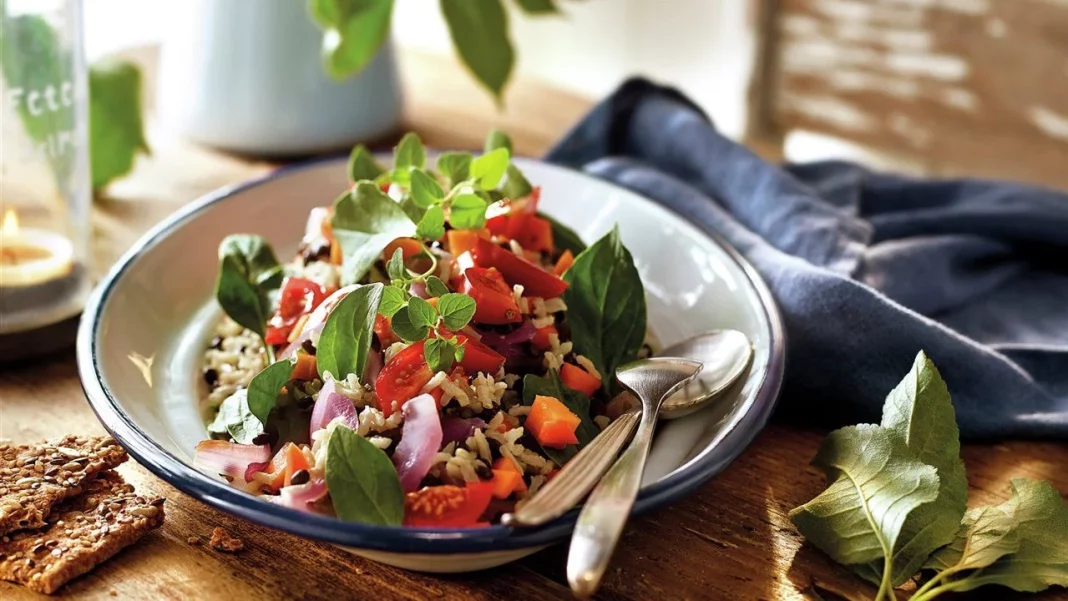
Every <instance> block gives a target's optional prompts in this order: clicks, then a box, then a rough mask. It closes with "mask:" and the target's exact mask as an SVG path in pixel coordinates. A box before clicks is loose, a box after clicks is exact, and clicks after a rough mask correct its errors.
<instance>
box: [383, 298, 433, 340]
mask: <svg viewBox="0 0 1068 601" xmlns="http://www.w3.org/2000/svg"><path fill="white" fill-rule="evenodd" d="M390 325H391V326H392V328H393V333H394V334H396V335H397V336H398V337H399V338H400V339H401V340H403V341H405V342H419V341H420V340H423V339H424V338H426V335H427V334H428V333H429V332H430V328H428V327H427V326H425V325H421V324H420V325H416V324H415V323H414V322H413V321H412V314H411V312H410V311H409V310H408V307H407V306H406V307H404V308H403V309H401V310H399V311H397V313H396V314H394V315H393V319H392V321H391V322H390Z"/></svg>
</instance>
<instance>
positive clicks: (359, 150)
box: [348, 144, 385, 183]
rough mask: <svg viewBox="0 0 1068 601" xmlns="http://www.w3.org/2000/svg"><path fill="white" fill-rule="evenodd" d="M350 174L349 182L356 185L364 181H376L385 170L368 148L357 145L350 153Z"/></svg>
mask: <svg viewBox="0 0 1068 601" xmlns="http://www.w3.org/2000/svg"><path fill="white" fill-rule="evenodd" d="M348 172H349V180H350V181H352V182H353V183H355V182H358V181H360V180H362V179H369V180H374V179H375V178H376V177H378V176H380V175H382V174H383V173H385V169H383V168H382V166H381V165H379V164H378V161H376V160H375V156H374V155H373V154H372V153H371V151H370V150H367V147H366V146H364V145H363V144H357V145H356V146H355V147H353V149H352V152H351V153H349V163H348Z"/></svg>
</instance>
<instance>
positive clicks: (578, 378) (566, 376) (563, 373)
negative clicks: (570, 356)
mask: <svg viewBox="0 0 1068 601" xmlns="http://www.w3.org/2000/svg"><path fill="white" fill-rule="evenodd" d="M560 380H561V381H563V383H564V386H567V387H568V388H571V389H573V390H577V391H579V392H581V393H582V394H584V395H586V396H593V393H595V392H597V391H598V390H600V389H601V379H600V378H598V377H597V376H594V375H593V374H591V373H590V372H588V371H586V370H584V369H582V368H581V367H578V366H577V365H571V364H570V363H564V364H563V365H562V366H561V367H560Z"/></svg>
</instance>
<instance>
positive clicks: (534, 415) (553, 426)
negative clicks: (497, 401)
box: [523, 394, 582, 449]
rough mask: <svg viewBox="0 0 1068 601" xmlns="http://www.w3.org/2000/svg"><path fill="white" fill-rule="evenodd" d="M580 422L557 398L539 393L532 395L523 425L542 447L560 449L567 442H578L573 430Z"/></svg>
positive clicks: (567, 443)
mask: <svg viewBox="0 0 1068 601" xmlns="http://www.w3.org/2000/svg"><path fill="white" fill-rule="evenodd" d="M581 422H582V420H581V419H580V418H579V416H577V415H575V414H574V413H572V412H571V410H570V409H568V408H567V405H564V404H563V403H562V402H560V400H559V399H557V398H555V397H551V396H544V395H540V394H539V395H537V396H535V397H534V404H533V405H532V406H531V408H530V413H528V414H527V419H526V421H525V422H523V427H524V428H526V430H527V431H528V432H530V434H531V435H532V436H533V437H534V439H535V440H537V441H538V442H539V443H540V444H541V445H542V446H543V447H549V448H553V449H562V448H564V447H566V446H567V445H569V444H578V437H577V436H575V430H577V429H578V427H579V424H580V423H581Z"/></svg>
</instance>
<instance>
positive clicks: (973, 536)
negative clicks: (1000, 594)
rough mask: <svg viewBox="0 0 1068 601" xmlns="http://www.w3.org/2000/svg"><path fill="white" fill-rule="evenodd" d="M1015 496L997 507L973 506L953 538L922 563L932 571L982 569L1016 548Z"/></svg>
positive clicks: (1017, 545) (1018, 541)
mask: <svg viewBox="0 0 1068 601" xmlns="http://www.w3.org/2000/svg"><path fill="white" fill-rule="evenodd" d="M1016 501H1017V499H1016V497H1013V498H1012V499H1011V500H1009V501H1006V502H1005V503H1002V504H1001V505H998V506H996V507H995V506H991V505H988V506H986V507H976V508H975V509H971V510H969V511H968V513H966V514H965V515H964V521H963V523H962V524H961V526H960V529H959V530H958V531H957V535H956V537H955V538H954V539H953V542H952V543H950V544H949V545H947V546H945V547H942V548H941V549H939V550H938V552H937V553H935V554H934V555H932V556H931V557H930V558H929V559H928V560H927V562H926V563H925V564H924V566H923V567H924V568H927V569H932V570H939V571H942V570H952V571H953V572H959V571H962V570H972V569H976V568H985V567H986V566H988V565H990V564H992V563H994V562H995V561H997V560H999V559H1001V558H1002V557H1004V556H1006V555H1010V554H1012V553H1015V552H1016V551H1017V550H1018V549H1019V548H1020V535H1019V533H1018V532H1017V531H1016V521H1015V519H1014V517H1013V514H1014V513H1015V512H1016Z"/></svg>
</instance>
